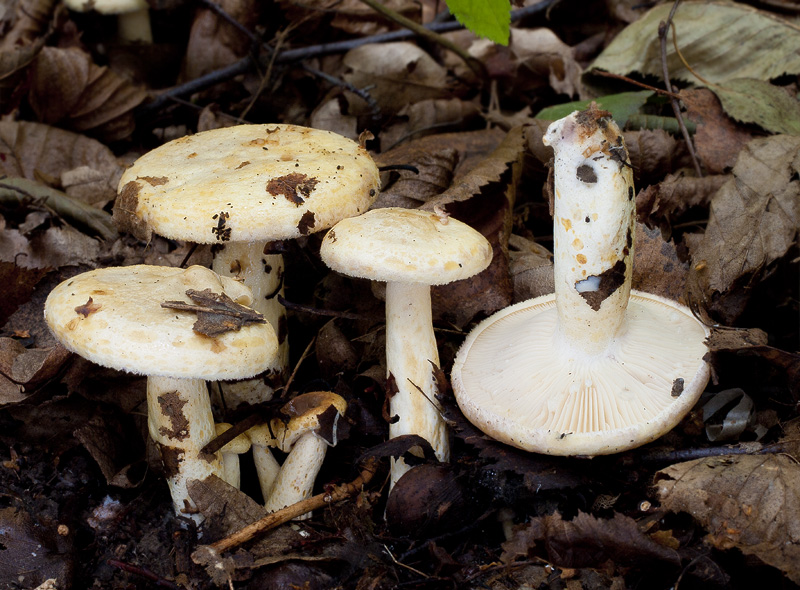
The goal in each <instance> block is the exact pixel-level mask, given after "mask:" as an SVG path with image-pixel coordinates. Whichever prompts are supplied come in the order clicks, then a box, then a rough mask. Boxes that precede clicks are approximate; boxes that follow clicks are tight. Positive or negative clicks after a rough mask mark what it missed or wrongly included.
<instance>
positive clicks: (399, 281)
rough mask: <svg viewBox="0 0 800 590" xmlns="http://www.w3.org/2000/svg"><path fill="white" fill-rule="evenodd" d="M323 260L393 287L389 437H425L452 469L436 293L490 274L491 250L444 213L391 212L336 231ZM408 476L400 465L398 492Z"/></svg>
mask: <svg viewBox="0 0 800 590" xmlns="http://www.w3.org/2000/svg"><path fill="white" fill-rule="evenodd" d="M320 254H321V256H322V260H323V261H324V262H325V264H327V265H328V266H329V267H330V268H332V269H333V270H335V271H338V272H340V273H342V274H345V275H348V276H352V277H361V278H365V279H372V280H376V281H385V282H386V371H387V375H388V378H389V379H390V380H393V381H394V383H395V385H396V388H397V391H396V392H395V393H394V395H393V396H392V397H391V399H390V411H391V415H392V416H393V419H394V421H393V422H392V423H390V425H389V435H390V436H391V437H392V438H394V437H397V436H400V435H404V434H418V435H420V436H421V437H422V438H424V439H425V440H427V441H428V442H429V443H431V446H432V447H433V449H434V451H435V453H436V456H437V458H438V459H439V460H440V461H447V460H448V459H449V443H448V438H447V430H446V428H445V424H444V421H443V420H442V418H441V413H440V404H439V402H438V400H437V399H436V393H437V387H436V378H435V376H434V366H435V367H438V365H439V352H438V349H437V347H436V338H435V336H434V333H433V322H432V316H431V296H430V286H431V285H443V284H447V283H451V282H453V281H457V280H460V279H465V278H467V277H471V276H472V275H474V274H477V273H479V272H480V271H482V270H483V269H485V268H486V267H487V266H489V263H490V262H491V259H492V248H491V245H490V244H489V242H488V241H487V240H486V238H484V237H483V236H482V235H481V234H480V233H479V232H477V231H476V230H474V229H473V228H471V227H469V226H468V225H467V224H465V223H463V222H461V221H458V220H457V219H453V218H448V217H447V215H445V214H443V213H442V212H430V211H422V210H417V209H401V208H394V207H389V208H385V209H374V210H372V211H369V212H368V213H365V214H364V215H361V216H359V217H352V218H350V219H345V220H343V221H340V222H339V223H337V224H336V225H335V226H334V227H333V228H332V229H331V230H330V231H329V232H328V233H327V235H326V236H325V238H324V239H323V241H322V246H321V249H320ZM395 417H396V418H395ZM408 469H409V467H408V466H407V465H406V464H405V462H404V461H403V460H402V459H398V460H396V461H394V462H393V464H392V470H391V481H392V484H394V483H395V482H396V481H397V480H398V479H400V477H401V476H402V475H403V474H404V473H405V472H406V471H408Z"/></svg>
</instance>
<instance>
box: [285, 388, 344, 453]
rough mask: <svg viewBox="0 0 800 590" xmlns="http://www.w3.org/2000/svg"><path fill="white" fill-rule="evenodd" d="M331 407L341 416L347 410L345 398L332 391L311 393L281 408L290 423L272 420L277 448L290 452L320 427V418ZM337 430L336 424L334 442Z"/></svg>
mask: <svg viewBox="0 0 800 590" xmlns="http://www.w3.org/2000/svg"><path fill="white" fill-rule="evenodd" d="M331 406H333V407H334V408H335V409H336V411H337V412H338V414H339V415H340V416H341V415H344V413H345V411H346V410H347V402H346V401H345V400H344V398H343V397H342V396H340V395H337V394H335V393H333V392H330V391H311V392H308V393H302V394H300V395H298V396H297V397H295V398H293V399H292V400H291V401H289V402H288V403H287V404H286V405H285V406H283V407H282V408H281V414H283V415H284V416H286V417H287V418H288V421H285V420H282V419H281V418H274V419H273V420H272V423H271V424H272V432H273V433H274V434H275V438H276V441H277V446H278V447H279V448H280V449H281V450H282V451H284V452H288V451H289V450H290V449H291V448H292V446H293V445H294V443H295V442H296V441H297V439H298V438H300V437H301V436H303V435H304V434H307V433H309V432H313V431H315V430H317V429H318V428H319V427H320V422H319V418H320V416H321V415H322V414H323V413H325V412H326V411H328V408H330V407H331ZM335 429H336V425H335V424H334V433H333V434H334V440H335V436H336V433H335Z"/></svg>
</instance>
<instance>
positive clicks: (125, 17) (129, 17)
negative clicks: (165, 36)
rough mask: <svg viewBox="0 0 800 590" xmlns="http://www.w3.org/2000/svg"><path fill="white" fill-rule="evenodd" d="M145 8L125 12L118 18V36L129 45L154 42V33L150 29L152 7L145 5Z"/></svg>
mask: <svg viewBox="0 0 800 590" xmlns="http://www.w3.org/2000/svg"><path fill="white" fill-rule="evenodd" d="M144 5H145V8H141V9H139V10H133V11H131V12H125V13H122V14H119V15H118V16H117V35H119V38H120V39H121V40H122V41H124V42H127V43H134V42H137V41H138V42H141V43H147V44H150V43H152V42H153V33H152V30H151V28H150V6H149V5H147V3H144Z"/></svg>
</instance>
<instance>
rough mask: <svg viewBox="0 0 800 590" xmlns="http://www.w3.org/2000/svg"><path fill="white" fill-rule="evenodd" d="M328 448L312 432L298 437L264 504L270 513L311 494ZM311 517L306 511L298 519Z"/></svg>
mask: <svg viewBox="0 0 800 590" xmlns="http://www.w3.org/2000/svg"><path fill="white" fill-rule="evenodd" d="M327 449H328V445H327V443H326V442H325V441H324V440H322V439H321V438H320V437H318V436H316V435H315V434H314V433H313V432H308V433H306V434H304V435H302V436H301V437H300V438H299V439H297V441H296V442H295V443H294V446H293V447H292V450H291V452H290V453H289V455H287V457H286V460H285V461H284V462H283V465H282V466H281V469H280V472H279V473H278V477H277V478H276V479H275V484H274V485H273V488H272V489H273V491H272V493H271V494H270V496H269V498H268V499H267V500H266V503H265V505H264V507H265V508H266V509H267V512H275V511H276V510H280V509H281V508H284V507H286V506H291V505H292V504H295V503H297V502H300V501H301V500H305V499H306V498H310V497H311V492H312V491H313V490H314V480H315V479H316V477H317V473H318V472H319V470H320V468H321V467H322V462H323V460H324V459H325V452H326V451H327ZM309 516H311V513H310V512H307V513H306V514H304V515H303V516H300V517H298V519H302V518H308V517H309Z"/></svg>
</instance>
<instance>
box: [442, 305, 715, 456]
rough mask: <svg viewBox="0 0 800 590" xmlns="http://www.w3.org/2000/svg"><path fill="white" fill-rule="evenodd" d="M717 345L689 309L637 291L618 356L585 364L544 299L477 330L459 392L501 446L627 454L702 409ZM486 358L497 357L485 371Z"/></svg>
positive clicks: (616, 346) (463, 360) (615, 349)
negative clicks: (709, 358)
mask: <svg viewBox="0 0 800 590" xmlns="http://www.w3.org/2000/svg"><path fill="white" fill-rule="evenodd" d="M654 324H655V325H654ZM707 335H708V330H707V328H706V327H705V326H704V325H703V324H701V323H700V322H699V321H698V320H696V319H695V318H694V317H693V316H692V315H691V313H690V312H689V311H688V309H686V308H685V307H683V306H682V305H680V304H678V303H675V302H674V301H671V300H668V299H665V298H662V297H658V296H655V295H651V294H647V293H642V292H639V291H632V293H631V300H630V302H629V305H628V312H627V316H626V322H625V325H624V326H623V330H622V333H621V335H620V336H619V337H618V338H616V339H615V341H614V343H613V344H612V346H611V348H610V349H609V350H608V351H607V352H606V353H604V354H601V355H596V356H593V357H586V356H581V355H580V353H576V351H574V350H572V349H571V348H570V347H569V346H568V345H566V344H565V343H564V342H563V341H560V340H559V338H558V332H557V327H556V310H555V297H554V295H553V294H550V295H544V296H541V297H537V298H535V299H531V300H529V301H523V302H521V303H518V304H516V305H513V306H511V307H508V308H506V309H504V310H501V311H500V312H497V313H496V314H494V315H492V316H490V317H489V318H487V319H486V320H484V321H483V322H481V323H480V324H479V325H478V326H476V327H475V328H474V329H473V330H472V331H471V332H470V333H469V335H468V336H467V339H466V340H465V341H464V343H463V344H462V346H461V348H460V350H459V352H458V354H457V356H456V359H455V361H454V364H453V370H452V373H451V382H452V386H453V391H454V394H455V397H456V401H457V402H458V405H459V407H460V408H461V410H462V412H463V413H464V415H465V416H466V417H467V418H468V419H469V420H470V421H471V422H472V423H473V424H475V425H476V426H477V427H478V428H480V429H481V430H482V431H483V432H485V433H486V434H488V435H490V436H492V437H493V438H495V439H497V440H498V441H501V442H503V443H506V444H509V445H511V446H514V447H517V448H520V449H523V450H526V451H531V452H538V453H543V454H549V455H583V456H595V455H605V454H612V453H618V452H622V451H625V450H628V449H632V448H635V447H638V446H641V445H643V444H646V443H648V442H651V441H653V440H655V439H657V438H658V437H660V436H662V435H663V434H665V433H666V432H668V431H669V430H671V429H672V428H673V427H674V426H675V425H677V423H678V422H680V420H681V419H682V418H683V416H684V415H685V414H686V413H688V412H689V410H690V409H691V408H692V407H693V406H694V404H695V403H696V402H697V400H698V398H699V397H700V394H701V393H702V392H703V389H704V388H705V385H706V383H707V382H708V378H709V374H710V369H709V367H708V365H707V363H706V362H705V361H704V360H703V356H704V354H705V352H706V350H707V349H706V346H705V343H704V340H705V338H706V336H707ZM481 349H484V350H488V351H490V355H489V357H488V358H484V359H483V360H481V361H479V362H477V363H476V362H475V359H476V356H475V355H476V353H478V352H480V351H481ZM678 379H682V380H683V381H681V382H678V381H677V380H678ZM679 383H680V386H679V385H678V384H679ZM678 390H679V391H680V394H679V395H677V397H675V396H673V395H672V394H673V392H676V391H678ZM651 395H652V396H654V397H650V396H651ZM598 425H600V427H599V428H598Z"/></svg>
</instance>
